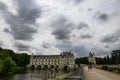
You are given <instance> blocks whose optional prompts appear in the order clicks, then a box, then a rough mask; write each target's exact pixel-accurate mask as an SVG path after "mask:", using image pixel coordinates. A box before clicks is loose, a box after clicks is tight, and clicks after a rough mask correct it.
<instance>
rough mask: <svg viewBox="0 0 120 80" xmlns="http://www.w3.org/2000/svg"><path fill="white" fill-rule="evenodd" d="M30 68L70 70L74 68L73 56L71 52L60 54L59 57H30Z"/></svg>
mask: <svg viewBox="0 0 120 80" xmlns="http://www.w3.org/2000/svg"><path fill="white" fill-rule="evenodd" d="M30 66H32V67H34V68H40V69H44V68H47V69H50V68H54V69H65V68H66V69H67V70H68V69H72V68H74V66H75V56H74V54H73V53H72V52H62V53H60V55H33V54H32V55H31V59H30Z"/></svg>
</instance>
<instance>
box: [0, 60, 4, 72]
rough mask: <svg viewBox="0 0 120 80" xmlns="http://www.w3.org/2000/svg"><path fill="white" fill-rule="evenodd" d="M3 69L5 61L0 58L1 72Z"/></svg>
mask: <svg viewBox="0 0 120 80" xmlns="http://www.w3.org/2000/svg"><path fill="white" fill-rule="evenodd" d="M2 70H3V62H2V60H1V59H0V73H2Z"/></svg>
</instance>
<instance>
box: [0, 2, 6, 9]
mask: <svg viewBox="0 0 120 80" xmlns="http://www.w3.org/2000/svg"><path fill="white" fill-rule="evenodd" d="M7 9H8V7H7V6H6V5H5V3H3V2H0V11H1V10H7Z"/></svg>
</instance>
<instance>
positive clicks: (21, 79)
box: [0, 70, 64, 80]
mask: <svg viewBox="0 0 120 80" xmlns="http://www.w3.org/2000/svg"><path fill="white" fill-rule="evenodd" d="M63 73H64V72H62V71H50V70H41V71H29V72H28V73H22V74H15V75H12V76H4V77H0V80H49V79H54V78H55V77H57V76H59V75H61V74H63Z"/></svg>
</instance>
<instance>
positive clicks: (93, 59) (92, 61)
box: [88, 52, 96, 64]
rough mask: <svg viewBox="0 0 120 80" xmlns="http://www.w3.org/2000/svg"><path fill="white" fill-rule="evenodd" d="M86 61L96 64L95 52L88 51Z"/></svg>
mask: <svg viewBox="0 0 120 80" xmlns="http://www.w3.org/2000/svg"><path fill="white" fill-rule="evenodd" d="M88 62H89V63H92V64H96V60H95V54H94V53H92V52H90V53H89V57H88Z"/></svg>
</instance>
